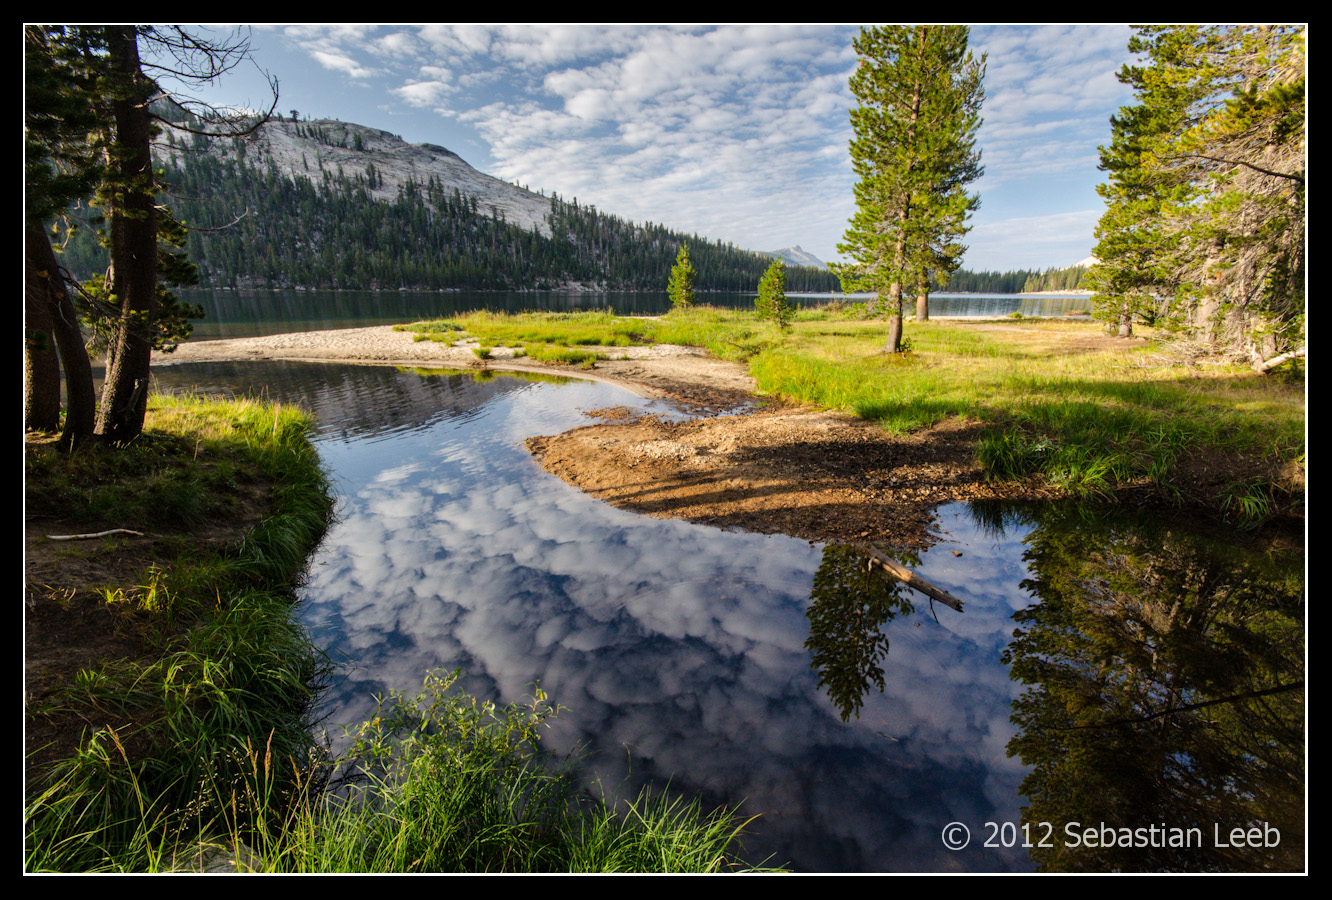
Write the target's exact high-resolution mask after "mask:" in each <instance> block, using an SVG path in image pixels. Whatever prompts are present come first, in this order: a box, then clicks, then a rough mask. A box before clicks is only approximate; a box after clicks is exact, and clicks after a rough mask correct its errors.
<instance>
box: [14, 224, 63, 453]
mask: <svg viewBox="0 0 1332 900" xmlns="http://www.w3.org/2000/svg"><path fill="white" fill-rule="evenodd" d="M34 230H38V229H34V228H33V227H32V226H28V230H27V234H26V236H25V241H24V244H25V247H24V256H25V259H24V270H25V277H26V284H25V286H24V292H23V316H24V319H25V321H24V323H23V430H24V431H56V430H58V429H59V428H60V359H59V357H57V356H56V347H55V334H54V333H53V330H52V325H51V309H50V306H49V305H48V303H47V297H48V292H47V281H48V280H49V279H50V278H51V276H52V275H53V274H54V273H53V272H52V271H51V270H49V269H43V268H42V267H41V266H40V265H39V263H38V262H37V259H36V258H35V256H36V255H37V250H36V248H35V247H34V246H33V243H34V236H33V231H34ZM38 231H39V230H38ZM37 238H40V239H42V240H45V239H46V235H45V234H44V233H39V234H38V235H37Z"/></svg>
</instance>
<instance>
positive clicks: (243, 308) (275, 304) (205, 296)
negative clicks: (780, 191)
mask: <svg viewBox="0 0 1332 900" xmlns="http://www.w3.org/2000/svg"><path fill="white" fill-rule="evenodd" d="M183 296H184V299H186V300H188V301H189V302H191V303H198V304H200V305H201V306H203V308H204V311H205V317H204V318H203V319H202V320H200V321H196V322H195V324H194V335H193V339H194V340H215V339H217V338H224V337H227V338H235V337H259V336H262V335H267V334H278V333H283V332H293V331H323V330H326V329H332V328H361V327H365V326H368V325H398V324H401V323H404V322H415V321H419V320H421V319H428V318H437V317H443V316H451V315H455V314H457V313H461V312H468V311H470V310H474V309H494V310H505V311H508V312H522V311H526V310H554V311H572V310H583V309H611V310H614V311H615V312H616V313H618V314H620V315H639V316H655V315H660V314H662V313H664V312H667V311H668V310H669V309H670V308H671V301H670V298H669V297H668V296H667V295H666V292H665V291H662V292H660V293H633V294H626V293H619V294H616V293H609V294H608V293H597V294H593V293H568V294H566V293H551V292H524V293H516V292H511V293H505V292H501V291H456V292H447V293H444V292H433V293H422V292H410V291H400V292H370V291H186V292H184V294H183ZM699 296H700V301H701V302H703V303H708V304H712V305H714V306H740V307H752V306H753V305H754V296H755V295H754V294H720V293H719V294H701V295H699ZM787 297H788V298H790V299H791V301H792V302H794V303H797V304H803V305H818V304H822V303H827V302H828V301H829V300H830V299H831V297H832V295H830V294H788V295H787ZM845 297H846V299H848V300H849V301H851V302H856V301H862V302H863V301H864V300H865V299H867V297H866V296H865V295H860V294H848V295H845ZM907 305H908V312H912V311H914V310H915V301H914V299H913V300H912V301H911V302H910V303H908V304H907ZM1087 308H1088V301H1087V298H1086V297H1085V296H1081V297H1079V296H1075V295H1066V296H1060V295H1053V294H1041V295H1039V296H1038V295H1022V294H932V295H931V296H930V313H931V315H938V316H1006V315H1008V314H1009V313H1012V312H1021V313H1022V314H1023V315H1028V316H1063V315H1068V314H1069V313H1070V312H1074V311H1080V310H1085V309H1087Z"/></svg>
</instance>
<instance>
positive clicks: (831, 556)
mask: <svg viewBox="0 0 1332 900" xmlns="http://www.w3.org/2000/svg"><path fill="white" fill-rule="evenodd" d="M903 559H904V561H905V562H906V564H907V565H919V564H920V558H919V557H918V556H909V557H903ZM868 563H869V557H868V556H867V555H866V553H865V552H864V551H863V550H861V549H859V548H857V547H852V546H847V545H842V544H829V545H828V546H827V547H825V548H824V550H823V559H822V561H821V562H820V563H819V569H818V571H817V572H816V573H815V574H814V586H813V589H812V591H811V593H810V598H809V606H808V607H807V609H806V615H807V616H808V617H809V638H808V639H807V640H806V641H805V649H806V650H808V651H809V652H810V665H811V666H812V667H813V668H814V670H815V671H816V672H817V673H818V676H819V687H821V688H824V689H825V690H827V692H828V699H830V700H832V702H833V704H834V705H835V706H836V707H837V709H838V711H839V712H840V713H841V715H842V721H843V722H846V721H849V720H850V718H851V717H852V716H857V717H859V715H860V707H861V706H862V704H863V703H864V700H865V695H866V694H867V693H869V690H870V688H871V687H877V688H878V689H879V691H880V692H882V691H883V689H884V680H883V666H882V665H881V663H882V662H883V660H884V658H885V657H886V656H887V655H888V635H887V634H886V633H885V632H884V630H883V627H884V626H885V625H886V624H888V623H889V622H890V621H892V620H893V619H895V618H897V617H898V616H906V615H910V614H911V613H912V612H914V611H915V607H914V606H912V603H911V600H910V598H909V597H908V595H907V589H906V588H905V586H904V585H902V584H901V582H898V581H895V580H893V579H891V578H889V577H887V576H886V575H884V573H883V572H882V571H880V570H879V569H877V568H873V567H871V566H869V564H868Z"/></svg>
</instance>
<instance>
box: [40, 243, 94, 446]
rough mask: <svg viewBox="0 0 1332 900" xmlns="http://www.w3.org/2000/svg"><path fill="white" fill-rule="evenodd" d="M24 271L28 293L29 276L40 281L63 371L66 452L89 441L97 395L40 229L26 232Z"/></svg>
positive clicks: (76, 325) (70, 306)
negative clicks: (40, 277) (26, 254)
mask: <svg viewBox="0 0 1332 900" xmlns="http://www.w3.org/2000/svg"><path fill="white" fill-rule="evenodd" d="M25 243H26V244H27V253H28V260H27V267H28V272H29V293H30V294H31V284H32V276H33V274H34V273H36V274H38V275H39V276H43V277H42V282H43V284H42V287H43V291H42V296H41V303H42V305H43V306H45V308H46V317H47V323H48V324H49V327H50V329H51V334H52V335H53V337H54V338H55V346H56V348H57V349H58V350H59V352H60V356H59V359H60V365H61V367H62V368H63V369H64V370H65V405H66V411H65V428H64V430H63V431H62V432H61V434H60V442H59V444H58V447H59V449H60V450H61V451H62V452H66V453H67V452H69V451H70V450H72V449H74V448H75V447H77V446H79V445H80V444H82V443H83V442H84V441H85V440H87V439H88V438H90V437H92V434H93V430H94V426H95V425H96V405H97V400H96V394H95V393H94V391H93V378H92V363H91V362H90V361H89V360H88V349H87V347H85V346H84V343H83V333H82V332H81V331H80V330H79V317H78V313H76V312H75V311H74V304H73V303H72V302H70V299H69V291H67V290H66V289H65V283H64V281H63V280H62V279H61V277H60V275H59V264H58V263H57V262H56V258H55V253H54V251H52V249H51V239H50V238H49V237H47V235H46V231H45V229H43V228H42V227H41V226H40V225H29V226H28V228H27V235H26V241H25ZM55 379H56V384H55V391H56V395H57V398H58V397H59V391H60V381H59V373H58V372H57V373H56V376H55Z"/></svg>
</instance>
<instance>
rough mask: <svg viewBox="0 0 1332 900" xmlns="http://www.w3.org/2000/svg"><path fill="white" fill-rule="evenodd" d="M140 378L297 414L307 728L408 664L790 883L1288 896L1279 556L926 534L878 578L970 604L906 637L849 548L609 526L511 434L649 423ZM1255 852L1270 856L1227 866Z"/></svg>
mask: <svg viewBox="0 0 1332 900" xmlns="http://www.w3.org/2000/svg"><path fill="white" fill-rule="evenodd" d="M321 327H331V326H328V325H324V326H321ZM158 376H159V379H160V384H159V387H160V388H166V389H182V390H184V389H201V390H204V391H205V392H218V393H239V394H263V395H266V396H269V397H272V398H273V399H277V400H284V401H292V402H299V403H302V404H304V405H305V406H306V407H307V408H310V409H312V410H313V411H314V413H315V414H316V416H317V420H318V432H319V433H318V448H319V452H320V454H321V456H322V457H323V459H324V461H325V463H326V464H327V466H328V467H329V469H330V471H331V472H332V473H333V474H334V478H335V482H336V485H337V489H338V491H339V505H338V521H337V523H336V524H335V525H334V527H333V528H332V529H331V530H330V532H329V534H328V536H327V537H326V539H325V540H324V542H323V544H322V545H321V546H320V548H319V550H318V551H317V553H316V554H315V556H314V557H313V559H312V562H311V568H310V576H309V579H308V582H307V583H306V584H305V585H304V587H303V588H302V590H301V599H302V605H301V615H302V618H303V619H304V621H305V622H306V623H307V625H308V627H309V628H310V629H311V631H312V633H313V635H314V636H315V638H316V640H317V641H318V642H319V643H320V644H321V645H323V646H325V647H326V648H328V650H329V651H330V653H331V654H332V655H333V656H334V658H335V659H337V660H340V661H341V662H342V663H343V665H344V667H345V669H344V677H343V678H342V679H341V680H340V681H339V683H338V684H337V685H336V686H335V687H334V689H333V690H332V691H331V692H330V694H329V696H328V698H327V703H328V708H329V712H330V715H331V719H330V720H331V721H332V722H338V723H344V724H353V723H355V722H357V721H360V720H361V719H363V718H365V717H366V716H367V715H368V714H369V713H370V712H371V711H372V709H373V704H374V699H373V698H374V696H375V695H377V694H385V693H387V692H388V691H389V690H400V691H407V692H415V691H416V690H419V688H420V686H421V683H422V679H423V676H424V673H425V672H426V671H428V670H430V669H433V668H438V667H442V668H444V669H455V668H460V669H462V671H463V672H464V676H465V677H464V686H465V687H466V688H467V689H468V690H470V691H471V692H473V693H475V694H477V695H479V696H481V697H483V698H487V699H493V700H496V701H501V702H504V701H515V700H522V699H523V698H524V697H526V696H528V695H530V693H531V690H532V687H533V685H536V684H539V685H540V687H541V688H542V689H543V690H545V691H546V692H547V693H548V694H549V695H550V697H551V699H552V700H553V701H554V702H556V703H558V704H559V705H561V706H563V707H565V710H564V711H563V712H562V713H561V714H560V716H559V717H558V718H557V719H556V720H555V721H554V724H553V727H552V728H551V730H550V734H549V746H550V747H551V748H552V749H554V750H556V751H558V752H561V753H577V754H579V756H580V757H581V758H582V759H583V760H584V770H585V772H586V774H587V777H588V779H589V781H592V782H596V783H598V784H599V790H600V791H602V792H603V793H604V794H605V795H606V796H607V797H608V798H611V799H614V798H616V797H624V796H633V795H635V794H636V793H637V791H638V789H639V787H640V786H642V785H652V786H655V787H656V788H658V789H660V790H670V791H674V792H678V793H679V794H682V795H684V796H687V797H698V798H701V799H702V800H703V801H704V802H705V803H706V804H709V805H730V806H734V805H736V804H740V805H741V809H742V811H743V812H744V813H746V814H748V815H757V816H758V817H759V818H758V819H757V820H756V821H755V822H754V823H753V825H752V826H751V835H750V837H749V838H747V840H746V843H745V849H746V854H747V857H748V858H749V859H750V860H751V861H753V862H758V861H761V860H764V859H771V860H773V861H776V862H782V863H788V864H790V865H791V866H792V867H793V868H794V869H796V870H797V871H803V872H873V871H887V872H907V871H925V872H954V871H957V872H1012V871H1019V872H1020V871H1028V870H1031V869H1033V868H1035V867H1036V865H1037V864H1038V863H1042V864H1044V865H1047V866H1050V867H1053V868H1066V869H1073V870H1078V869H1084V870H1102V871H1103V870H1109V869H1121V870H1133V869H1177V870H1245V871H1252V870H1261V869H1266V868H1300V867H1302V866H1303V841H1304V836H1303V831H1302V822H1303V809H1304V808H1303V794H1304V780H1303V779H1304V755H1303V754H1304V736H1303V707H1302V700H1303V688H1302V679H1303V656H1304V651H1303V640H1304V631H1303V613H1304V607H1303V583H1302V572H1301V559H1302V553H1301V549H1300V548H1299V547H1292V548H1291V549H1290V552H1288V553H1284V554H1282V553H1272V554H1267V555H1264V556H1261V557H1258V558H1254V557H1253V555H1252V554H1250V553H1248V552H1247V551H1246V549H1245V548H1244V546H1243V545H1242V544H1241V545H1240V546H1231V547H1221V548H1217V547H1215V546H1213V545H1212V544H1210V543H1209V542H1206V541H1204V540H1202V539H1201V538H1198V537H1196V536H1194V535H1191V534H1189V533H1188V532H1187V531H1186V530H1183V529H1181V528H1179V527H1178V526H1177V525H1172V526H1168V527H1165V528H1162V527H1161V526H1157V525H1150V524H1143V523H1136V522H1132V521H1128V520H1124V519H1122V518H1112V517H1108V516H1105V515H1101V514H1099V513H1093V512H1091V511H1088V510H1085V509H1077V508H1070V507H1062V508H1061V507H1030V508H1022V507H1013V506H1008V507H972V506H968V505H965V504H959V505H953V506H946V507H943V508H941V509H940V510H939V512H938V522H937V533H938V535H939V537H940V540H939V542H938V543H937V544H936V545H935V546H934V547H933V548H932V549H930V550H929V551H928V552H924V553H920V554H919V555H918V556H915V557H904V561H905V562H908V563H909V564H910V565H912V567H913V568H915V569H917V570H918V571H919V572H920V573H921V574H923V575H924V576H925V577H926V578H928V579H930V580H931V581H934V582H935V583H936V584H938V585H940V586H941V587H943V588H944V589H945V590H947V591H949V592H950V593H952V594H954V595H955V596H957V597H960V598H963V599H964V601H965V603H966V611H965V612H963V613H957V612H954V611H953V610H951V609H948V608H944V607H938V608H937V609H934V610H932V609H931V608H930V605H929V603H928V601H927V600H925V598H923V597H920V596H919V595H915V594H913V593H912V592H909V591H906V590H905V589H901V588H899V587H897V586H894V585H891V584H887V583H884V582H882V581H879V580H877V578H874V579H871V578H868V577H867V575H866V573H865V570H864V568H863V560H862V559H861V558H860V557H859V556H858V555H856V554H854V553H851V552H850V551H848V550H846V549H845V548H839V547H833V546H824V545H820V544H811V543H809V542H806V541H799V540H794V539H791V538H786V537H781V536H764V535H752V534H743V533H734V532H725V531H720V530H718V529H715V528H709V527H705V526H696V525H690V524H687V523H683V522H673V521H660V520H656V519H651V518H646V517H642V516H638V515H635V514H632V513H628V512H623V511H620V510H616V509H614V508H612V507H610V506H607V505H605V504H602V503H600V502H597V501H595V500H592V499H590V498H588V497H587V496H585V495H583V494H582V493H581V492H579V491H578V490H576V489H574V488H572V487H570V486H568V485H565V484H564V483H563V482H561V481H559V480H558V479H557V478H555V477H553V476H550V475H548V474H547V473H545V472H544V471H543V470H542V469H541V468H540V467H539V466H537V465H536V464H535V463H534V462H533V461H532V459H531V458H530V456H529V455H528V453H527V451H526V450H525V448H524V447H523V441H524V439H525V438H527V437H530V436H532V435H538V434H552V433H557V432H560V431H563V430H566V429H568V428H570V427H574V426H578V425H583V424H587V423H589V422H590V421H592V420H591V419H589V418H588V417H587V415H586V412H587V411H590V410H594V409H597V408H600V407H605V406H610V405H620V406H630V407H634V408H636V409H641V410H643V411H645V412H658V413H662V414H665V415H674V414H675V411H674V410H672V409H671V408H670V407H668V406H663V405H661V404H659V403H654V402H649V401H645V400H643V399H641V398H638V397H635V396H633V395H631V394H629V393H627V392H625V391H621V390H619V389H617V388H614V387H611V386H608V385H604V384H597V383H591V382H582V381H577V380H565V379H541V378H524V377H518V376H513V375H498V376H495V377H492V378H480V379H478V378H475V377H473V376H471V375H467V374H461V373H441V372H430V371H426V370H398V369H393V368H388V367H372V366H342V365H320V364H298V363H286V362H267V363H243V364H242V363H234V364H206V365H205V364H187V365H179V366H169V367H162V368H159V369H158ZM1218 701H1221V702H1218ZM1172 710H1173V712H1170V711H1172ZM1163 713H1168V714H1163ZM1010 754H1012V755H1010ZM1024 809H1025V810H1027V811H1026V813H1025V814H1024ZM1255 824H1257V825H1262V824H1266V825H1267V826H1268V827H1269V828H1270V829H1275V831H1276V832H1277V833H1278V834H1279V837H1278V838H1277V839H1276V843H1275V845H1272V844H1271V835H1272V833H1273V832H1272V831H1267V832H1260V833H1264V834H1266V835H1267V836H1268V840H1267V843H1268V844H1269V846H1262V847H1242V848H1236V847H1235V846H1234V841H1231V840H1228V839H1227V838H1225V836H1226V835H1229V834H1230V833H1231V829H1232V827H1243V828H1248V827H1250V826H1253V825H1255ZM958 825H962V826H965V827H966V829H967V830H968V831H969V835H970V839H969V843H967V845H966V846H965V847H963V848H961V849H950V847H949V845H948V844H947V841H949V840H954V839H956V838H957V837H958V836H959V835H960V834H961V833H962V832H961V830H960V829H959V828H958V827H957V826H958ZM1088 828H1092V829H1101V830H1099V831H1094V832H1093V833H1092V835H1091V838H1090V840H1089V839H1088V837H1087V836H1086V829H1088ZM1107 828H1108V829H1110V830H1109V831H1108V832H1107V831H1105V830H1104V829H1107ZM1217 828H1219V829H1220V833H1221V834H1222V836H1223V837H1222V841H1223V843H1225V846H1224V847H1218V846H1217V845H1216V844H1217V841H1216V839H1215V836H1214V835H1215V831H1216V829H1217ZM1069 829H1073V830H1072V831H1070V830H1069ZM1115 829H1137V830H1140V831H1141V832H1142V837H1141V839H1140V840H1136V839H1135V837H1134V832H1132V831H1130V832H1129V833H1128V834H1127V835H1126V837H1125V838H1124V840H1123V841H1122V842H1119V841H1116V835H1117V834H1118V832H1117V831H1115ZM1172 829H1173V830H1174V831H1171V830H1172ZM1194 829H1196V830H1197V833H1198V835H1199V839H1198V840H1199V842H1200V843H1199V844H1198V845H1197V846H1193V845H1192V837H1193V834H1194ZM1158 832H1159V833H1160V834H1161V835H1162V837H1161V838H1160V839H1157V838H1156V837H1155V836H1154V835H1155V834H1156V833H1158ZM1170 835H1173V836H1174V840H1175V843H1176V844H1182V846H1168V845H1167V844H1168V839H1169V836H1170ZM1071 836H1072V837H1071ZM1107 836H1108V837H1107ZM1074 837H1075V838H1076V845H1075V846H1073V847H1070V846H1069V843H1070V841H1071V840H1073V838H1074ZM1091 841H1095V843H1096V844H1097V846H1095V847H1092V846H1089V844H1090V843H1091ZM1107 841H1109V842H1110V843H1111V844H1112V846H1110V847H1108V848H1107V847H1106V846H1105V845H1106V844H1107ZM1116 844H1118V845H1116Z"/></svg>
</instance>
